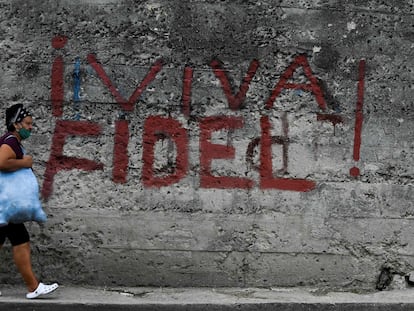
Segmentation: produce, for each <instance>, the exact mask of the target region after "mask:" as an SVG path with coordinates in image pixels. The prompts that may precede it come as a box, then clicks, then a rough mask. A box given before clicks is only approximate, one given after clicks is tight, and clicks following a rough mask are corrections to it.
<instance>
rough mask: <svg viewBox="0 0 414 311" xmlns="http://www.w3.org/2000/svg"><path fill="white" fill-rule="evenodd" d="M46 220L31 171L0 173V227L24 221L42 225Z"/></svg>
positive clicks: (28, 169) (36, 183)
mask: <svg viewBox="0 0 414 311" xmlns="http://www.w3.org/2000/svg"><path fill="white" fill-rule="evenodd" d="M46 219H47V216H46V214H45V212H44V211H43V209H42V204H41V202H40V199H39V184H38V182H37V179H36V176H35V175H34V173H33V171H32V169H30V168H23V169H19V170H17V171H14V172H0V226H5V225H7V224H8V223H23V222H26V221H36V222H39V223H42V222H45V221H46Z"/></svg>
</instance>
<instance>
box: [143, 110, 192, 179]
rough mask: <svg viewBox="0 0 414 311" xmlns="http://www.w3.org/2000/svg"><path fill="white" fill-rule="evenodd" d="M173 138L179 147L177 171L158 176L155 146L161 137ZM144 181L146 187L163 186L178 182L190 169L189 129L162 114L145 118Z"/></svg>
mask: <svg viewBox="0 0 414 311" xmlns="http://www.w3.org/2000/svg"><path fill="white" fill-rule="evenodd" d="M160 137H161V138H164V137H165V138H167V139H171V140H172V141H173V142H174V143H175V145H176V147H177V157H176V159H175V171H174V173H172V174H170V175H168V176H162V177H157V176H155V174H154V167H153V166H154V146H155V143H156V142H157V141H158V140H159V139H161V138H160ZM142 145H143V151H142V159H143V167H142V182H143V184H144V186H146V187H162V186H169V185H171V184H174V183H177V182H178V181H179V180H180V179H182V178H183V177H184V176H185V175H186V174H187V170H188V136H187V130H186V129H185V128H183V127H182V126H181V124H180V122H178V121H176V120H174V119H172V118H165V117H160V116H152V117H149V118H148V119H147V120H145V124H144V134H143V142H142Z"/></svg>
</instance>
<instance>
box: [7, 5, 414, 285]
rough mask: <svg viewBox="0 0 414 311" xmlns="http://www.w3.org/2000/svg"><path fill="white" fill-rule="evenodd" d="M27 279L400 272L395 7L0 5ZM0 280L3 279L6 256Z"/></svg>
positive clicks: (405, 106) (400, 66) (409, 117)
mask: <svg viewBox="0 0 414 311" xmlns="http://www.w3.org/2000/svg"><path fill="white" fill-rule="evenodd" d="M0 17H1V18H0V51H1V53H0V60H1V61H0V66H1V73H2V74H1V75H0V110H1V111H0V113H2V114H4V111H5V109H6V107H7V106H10V105H12V104H14V103H23V104H25V105H26V106H28V107H29V108H30V110H31V111H32V113H33V115H34V121H35V128H34V132H33V135H32V137H31V138H30V139H28V140H27V141H25V142H24V145H25V148H26V149H27V152H28V153H29V154H31V155H33V157H34V158H35V163H34V167H33V168H34V171H35V173H36V176H37V177H38V180H39V187H40V193H41V196H42V202H43V206H44V209H45V211H46V212H47V214H48V221H47V222H46V223H45V224H44V225H41V226H40V225H39V224H37V223H28V225H27V227H28V229H29V231H30V233H31V239H32V247H33V265H34V269H35V271H36V274H37V275H38V276H39V278H41V279H42V280H45V281H55V280H56V281H59V282H60V283H62V284H88V285H101V286H179V287H180V286H215V287H219V286H241V287H249V286H259V287H273V286H316V287H320V288H338V289H344V290H356V289H374V288H375V287H376V286H378V282H379V281H378V280H379V276H380V274H381V272H384V271H388V272H390V274H394V275H404V274H406V273H408V272H409V271H411V270H413V269H414V205H413V202H414V192H413V175H414V158H413V148H414V141H413V121H414V107H413V98H414V88H413V85H414V83H413V82H414V75H413V69H414V66H413V65H414V60H413V59H414V53H413V51H414V2H413V0H399V1H396V0H395V1H380V0H372V1H358V0H341V1H339V0H308V1H305V0H303V1H290V0H262V1H256V0H255V1H249V0H243V1H242V0H233V1H230V0H222V1H218V0H169V1H167V0H140V1H132V0H125V1H114V0H86V1H80V0H44V1H35V0H24V1H23V0H13V1H5V0H0ZM0 261H1V265H0V283H16V284H20V282H21V278H20V276H19V274H18V273H17V271H16V270H15V268H14V265H13V262H12V259H11V248H10V245H9V244H6V245H5V246H4V247H3V249H2V251H1V255H0Z"/></svg>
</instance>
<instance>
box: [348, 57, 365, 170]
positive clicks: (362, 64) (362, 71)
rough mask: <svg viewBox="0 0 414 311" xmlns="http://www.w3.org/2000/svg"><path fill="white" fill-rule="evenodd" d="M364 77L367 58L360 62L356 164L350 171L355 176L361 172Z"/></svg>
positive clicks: (355, 135)
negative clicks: (358, 165)
mask: <svg viewBox="0 0 414 311" xmlns="http://www.w3.org/2000/svg"><path fill="white" fill-rule="evenodd" d="M364 78H365V60H364V59H361V60H360V62H359V79H358V100H357V104H356V111H355V134H354V155H353V158H354V161H355V166H354V167H352V168H351V169H350V170H349V173H350V174H351V176H353V177H358V176H359V174H360V170H359V168H358V167H357V166H356V165H357V162H358V161H359V156H360V151H361V132H362V121H363V113H362V107H363V104H364Z"/></svg>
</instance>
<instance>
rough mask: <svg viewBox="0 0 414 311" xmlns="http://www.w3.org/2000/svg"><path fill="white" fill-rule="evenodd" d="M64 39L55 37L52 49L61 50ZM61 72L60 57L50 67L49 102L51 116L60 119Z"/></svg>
mask: <svg viewBox="0 0 414 311" xmlns="http://www.w3.org/2000/svg"><path fill="white" fill-rule="evenodd" d="M67 40H68V39H67V38H66V37H60V36H59V37H55V38H53V40H52V47H53V48H55V49H62V48H63V47H64V46H65V44H66V42H67ZM63 72H64V63H63V57H62V56H61V55H59V56H57V57H56V58H55V60H54V61H53V65H52V79H51V94H50V95H51V100H52V115H53V116H54V117H60V116H62V113H63V96H64V85H63Z"/></svg>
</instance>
